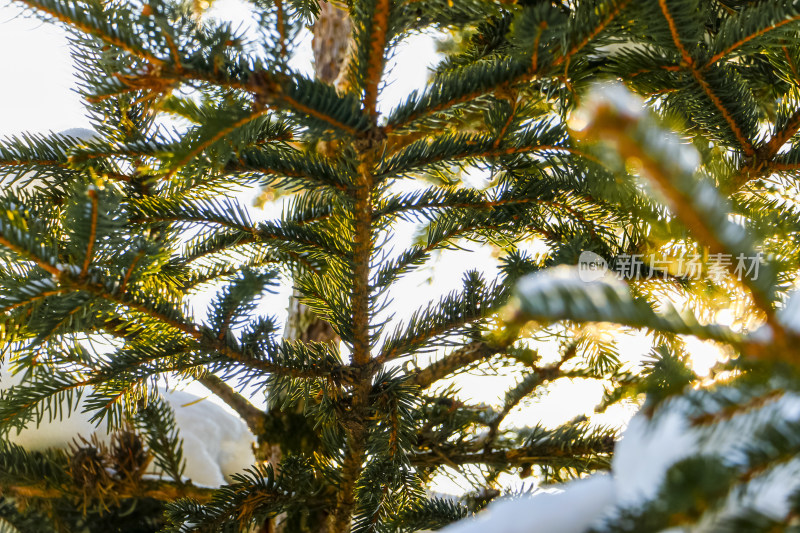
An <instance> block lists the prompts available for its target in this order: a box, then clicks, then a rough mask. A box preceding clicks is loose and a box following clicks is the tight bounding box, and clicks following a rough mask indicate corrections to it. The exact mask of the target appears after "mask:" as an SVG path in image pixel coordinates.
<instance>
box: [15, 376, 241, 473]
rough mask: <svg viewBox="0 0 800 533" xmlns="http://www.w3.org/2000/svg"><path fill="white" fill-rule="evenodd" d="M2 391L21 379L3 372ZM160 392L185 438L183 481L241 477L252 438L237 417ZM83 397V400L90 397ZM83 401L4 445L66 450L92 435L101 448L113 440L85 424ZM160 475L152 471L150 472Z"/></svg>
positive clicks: (193, 399) (103, 428) (203, 402)
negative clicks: (170, 407)
mask: <svg viewBox="0 0 800 533" xmlns="http://www.w3.org/2000/svg"><path fill="white" fill-rule="evenodd" d="M0 374H1V375H2V376H1V377H2V381H0V387H2V388H3V389H5V388H8V387H10V386H13V385H15V384H17V383H19V381H20V380H21V374H17V375H15V376H12V375H10V374H9V373H8V371H7V370H6V369H3V371H2V373H0ZM158 392H159V393H160V394H161V395H162V396H163V397H164V399H165V400H166V401H167V402H168V403H169V404H170V405H171V406H172V409H173V410H174V412H175V423H176V424H177V426H178V430H179V432H180V436H181V438H183V455H184V458H185V460H186V470H185V472H184V475H185V476H186V477H188V478H189V479H191V480H192V482H193V483H194V484H196V485H202V486H206V487H219V486H221V485H223V484H224V483H225V480H226V479H227V478H229V477H230V476H231V475H232V474H235V473H237V472H241V471H242V470H244V469H245V468H247V467H249V466H251V465H253V464H255V457H254V455H253V450H252V447H251V444H252V443H253V442H254V441H255V437H254V436H253V434H252V433H251V432H250V430H249V429H248V428H247V425H246V424H245V423H244V422H243V421H242V420H241V419H240V418H239V417H237V416H234V415H232V414H230V413H228V412H227V411H226V410H225V409H223V408H222V407H220V406H218V405H216V404H214V403H212V402H211V401H208V400H204V399H202V398H200V397H198V396H195V395H193V394H189V393H187V392H183V391H176V390H166V389H163V388H159V389H158ZM90 393H91V391H90V390H88V389H87V390H86V391H85V392H84V397H85V396H86V395H88V394H90ZM82 409H83V400H81V402H80V404H79V405H78V407H77V409H75V410H73V411H72V413H71V414H69V415H66V414H65V415H64V416H63V417H62V418H61V419H60V420H59V419H56V420H53V421H52V422H48V421H47V420H46V419H45V420H44V421H42V423H41V424H40V425H39V427H38V428H37V427H35V426H34V427H27V428H24V429H23V430H22V431H20V432H19V433H17V432H16V431H14V430H12V431H11V432H10V433H9V435H8V440H9V441H10V442H12V443H14V444H17V445H19V446H22V447H23V448H25V449H28V450H45V449H47V448H66V447H68V446H69V445H70V443H72V442H73V441H74V440H75V438H76V437H78V436H79V435H80V436H82V437H84V438H86V439H89V438H90V437H91V436H92V435H96V436H97V438H98V439H99V440H100V441H101V442H105V443H108V442H110V440H111V438H110V435H109V434H108V426H107V425H106V424H101V425H100V426H95V425H94V424H93V423H91V422H90V421H89V419H90V417H91V415H90V414H88V413H83V412H81V411H82ZM149 473H150V474H152V475H159V474H161V473H160V472H158V471H156V470H155V469H153V470H152V471H151V472H149Z"/></svg>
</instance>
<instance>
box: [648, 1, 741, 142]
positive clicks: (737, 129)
mask: <svg viewBox="0 0 800 533" xmlns="http://www.w3.org/2000/svg"><path fill="white" fill-rule="evenodd" d="M658 5H659V7H660V9H661V13H662V14H663V16H664V18H665V19H666V20H667V24H668V25H669V31H670V34H671V35H672V41H673V43H674V44H675V47H676V48H677V49H678V51H679V52H680V54H681V58H682V60H683V64H684V65H686V67H688V68H689V71H690V72H691V74H692V76H693V77H694V79H695V80H696V81H697V83H698V84H699V85H700V87H701V88H702V90H703V92H705V94H706V95H707V96H708V98H709V100H710V101H711V102H712V103H713V105H714V106H715V107H716V108H717V110H718V111H719V112H720V114H721V115H722V117H723V118H724V119H725V122H727V124H728V126H729V127H730V129H731V131H732V132H733V134H734V135H735V136H736V139H737V140H738V142H739V146H740V147H741V148H742V150H743V151H744V153H745V154H746V155H747V156H748V157H753V156H754V155H755V153H756V149H755V147H754V146H753V143H752V141H751V140H750V138H749V137H748V136H747V135H745V132H744V131H743V129H742V127H741V126H740V124H739V123H738V121H737V119H736V117H735V116H734V115H733V114H732V113H731V112H730V111H729V110H728V108H727V107H726V106H725V104H724V103H723V101H722V100H721V99H720V98H719V96H717V94H716V92H715V90H714V88H713V87H712V86H711V84H710V83H709V82H708V80H707V79H706V73H705V72H704V69H703V67H702V66H701V65H698V64H697V62H696V61H695V59H694V58H693V57H692V55H691V54H690V53H689V51H688V49H687V48H686V46H685V45H684V43H683V42H682V38H681V36H680V35H679V33H678V24H677V23H676V21H675V17H674V16H673V14H672V13H671V12H670V9H669V7H668V6H667V0H658Z"/></svg>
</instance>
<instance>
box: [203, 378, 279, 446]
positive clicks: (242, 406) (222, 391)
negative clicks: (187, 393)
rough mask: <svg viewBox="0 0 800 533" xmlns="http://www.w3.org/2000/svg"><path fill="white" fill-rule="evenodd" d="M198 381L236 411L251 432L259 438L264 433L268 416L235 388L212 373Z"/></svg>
mask: <svg viewBox="0 0 800 533" xmlns="http://www.w3.org/2000/svg"><path fill="white" fill-rule="evenodd" d="M197 381H199V382H200V384H201V385H203V386H204V387H205V388H207V389H208V390H210V391H211V392H213V393H214V394H215V395H216V396H217V397H218V398H219V399H220V400H222V401H223V402H225V403H226V404H227V405H228V407H230V408H231V409H233V410H234V411H236V413H237V414H238V415H239V416H240V417H242V419H243V420H244V421H245V422H246V423H247V427H248V428H250V431H251V432H252V433H253V434H254V435H256V436H258V435H260V434H262V433H263V432H264V425H265V424H264V422H265V420H266V418H267V414H266V413H265V412H264V411H262V410H261V409H259V408H258V407H256V406H255V405H253V404H252V403H250V401H249V400H248V399H247V398H245V397H244V396H242V395H241V394H239V393H238V392H236V390H234V388H233V387H231V386H230V385H228V384H227V383H225V382H224V381H223V380H222V379H220V378H219V377H218V376H215V375H214V374H211V373H208V374H206V375H205V376H203V377H201V378H198V380H197Z"/></svg>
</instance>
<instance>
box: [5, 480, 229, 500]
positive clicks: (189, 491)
mask: <svg viewBox="0 0 800 533" xmlns="http://www.w3.org/2000/svg"><path fill="white" fill-rule="evenodd" d="M214 491H215V489H211V488H206V487H198V486H195V485H192V484H190V483H187V484H178V483H175V482H171V481H163V480H150V479H146V480H139V481H138V482H137V483H136V484H135V485H133V486H124V487H114V491H113V494H114V498H116V499H118V500H122V499H132V498H152V499H154V500H160V501H165V502H168V501H175V500H177V499H179V498H192V499H195V500H197V501H198V502H200V503H207V502H209V501H211V498H212V496H213V494H214ZM3 492H4V493H7V494H10V495H13V496H16V497H18V498H23V499H47V500H52V499H56V498H73V497H74V496H75V493H74V491H72V490H70V488H69V487H68V488H65V489H60V488H56V487H53V486H49V485H47V484H46V483H44V482H39V483H30V484H25V485H11V486H5V487H3Z"/></svg>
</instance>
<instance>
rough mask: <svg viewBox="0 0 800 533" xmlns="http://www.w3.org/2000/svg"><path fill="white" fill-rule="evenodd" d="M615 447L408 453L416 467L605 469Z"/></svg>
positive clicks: (442, 450)
mask: <svg viewBox="0 0 800 533" xmlns="http://www.w3.org/2000/svg"><path fill="white" fill-rule="evenodd" d="M613 450H614V441H613V439H608V441H607V442H606V441H603V442H602V443H600V444H598V445H596V446H581V447H573V448H571V449H570V448H566V449H565V448H562V447H561V446H557V445H554V446H530V447H525V448H518V449H516V450H490V451H484V452H466V451H463V450H447V449H441V448H439V449H436V450H432V451H426V452H422V453H418V454H415V455H411V457H410V461H411V464H412V465H414V466H417V467H425V466H427V467H435V466H441V465H451V466H452V465H465V464H490V465H521V464H525V463H530V464H536V465H546V466H561V465H564V464H565V463H568V462H581V463H583V464H584V465H585V466H586V467H587V468H592V469H608V468H609V466H610V464H609V463H610V460H609V456H610V454H611V452H612V451H613Z"/></svg>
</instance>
